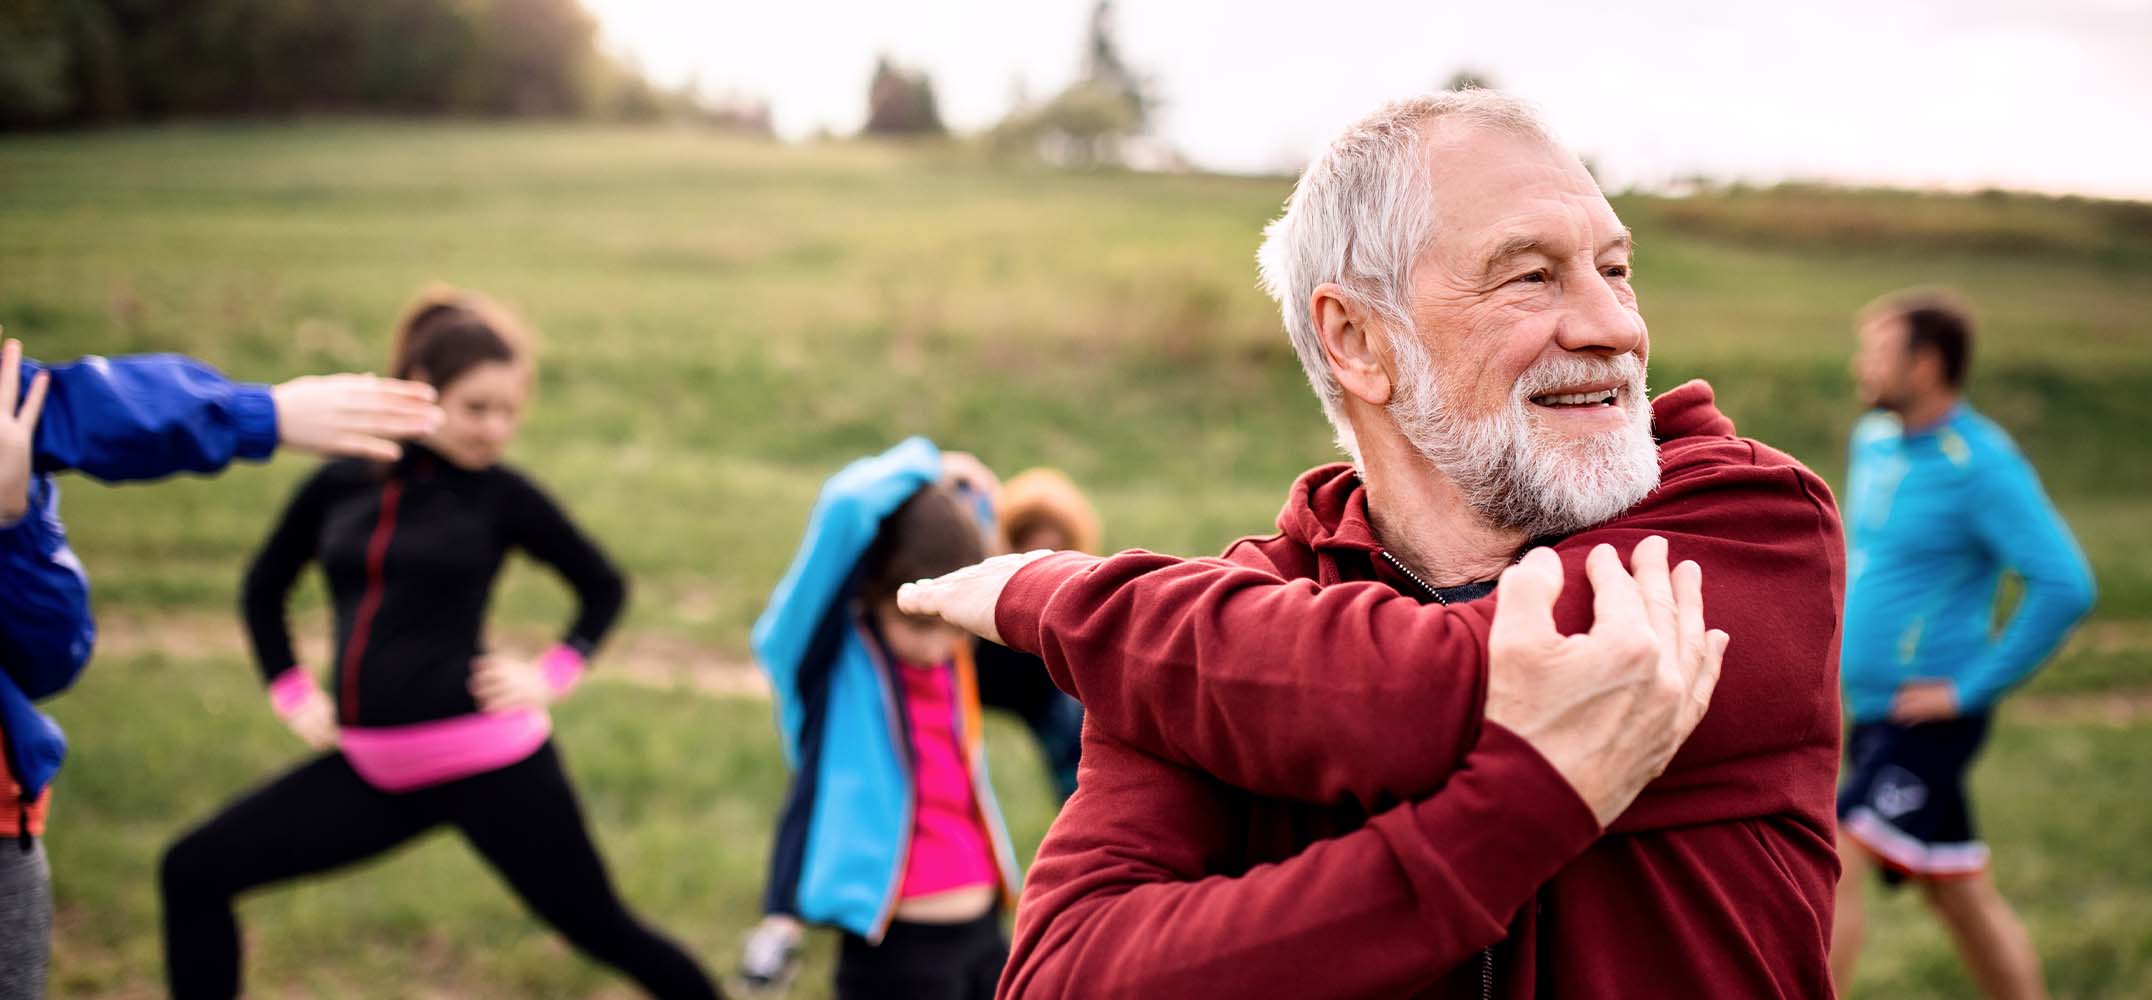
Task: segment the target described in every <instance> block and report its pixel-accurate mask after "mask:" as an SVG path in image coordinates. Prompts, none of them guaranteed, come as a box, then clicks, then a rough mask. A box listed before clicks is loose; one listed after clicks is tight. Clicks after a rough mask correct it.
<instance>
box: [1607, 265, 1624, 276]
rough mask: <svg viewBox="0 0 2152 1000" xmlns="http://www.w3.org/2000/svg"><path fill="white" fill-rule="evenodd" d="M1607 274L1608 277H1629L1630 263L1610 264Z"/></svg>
mask: <svg viewBox="0 0 2152 1000" xmlns="http://www.w3.org/2000/svg"><path fill="white" fill-rule="evenodd" d="M1606 276H1607V277H1609V278H1627V277H1628V276H1629V265H1627V264H1613V265H1609V266H1608V267H1607V268H1606Z"/></svg>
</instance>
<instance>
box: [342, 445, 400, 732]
mask: <svg viewBox="0 0 2152 1000" xmlns="http://www.w3.org/2000/svg"><path fill="white" fill-rule="evenodd" d="M402 499H403V480H400V479H391V480H389V481H388V482H387V483H385V484H383V485H382V487H381V513H380V514H379V516H377V517H376V518H375V520H374V533H373V537H371V538H369V539H367V541H366V593H365V594H364V595H363V596H361V597H360V598H359V609H358V613H357V614H356V615H354V616H353V621H352V623H351V637H350V638H349V639H347V640H346V641H345V642H344V691H343V694H344V713H343V714H344V725H347V726H356V725H358V724H359V660H360V659H361V658H363V657H364V656H365V655H366V639H367V634H368V633H370V632H372V631H373V627H374V615H375V614H376V613H378V612H379V611H380V610H381V577H382V568H381V564H382V563H383V562H385V561H386V560H387V559H388V554H389V541H390V540H391V539H393V538H394V537H395V536H396V507H397V503H398V501H400V500H402Z"/></svg>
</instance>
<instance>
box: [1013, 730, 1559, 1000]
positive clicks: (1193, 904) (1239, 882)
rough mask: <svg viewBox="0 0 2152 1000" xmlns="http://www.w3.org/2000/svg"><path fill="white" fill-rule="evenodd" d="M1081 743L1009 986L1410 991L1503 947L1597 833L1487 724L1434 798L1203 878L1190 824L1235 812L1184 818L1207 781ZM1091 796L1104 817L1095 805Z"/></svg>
mask: <svg viewBox="0 0 2152 1000" xmlns="http://www.w3.org/2000/svg"><path fill="white" fill-rule="evenodd" d="M1085 753H1086V760H1087V764H1086V767H1087V770H1086V776H1085V779H1084V780H1085V782H1086V784H1085V785H1084V786H1082V788H1081V789H1080V790H1079V792H1078V795H1077V798H1076V799H1074V800H1072V801H1071V805H1070V807H1069V811H1068V812H1067V813H1066V814H1065V815H1064V818H1063V819H1062V820H1061V821H1060V822H1058V823H1057V824H1056V829H1055V831H1054V833H1053V834H1052V835H1051V837H1050V839H1049V841H1048V843H1047V845H1046V847H1045V848H1044V849H1043V851H1042V854H1041V857H1040V860H1039V862H1038V864H1037V865H1035V866H1034V869H1033V872H1032V891H1031V892H1029V893H1027V895H1026V897H1025V900H1024V905H1023V907H1022V908H1021V909H1020V910H1019V912H1018V919H1017V940H1016V944H1015V949H1014V951H1013V952H1012V955H1011V959H1010V969H1011V971H1010V973H1009V978H1008V980H1007V982H1008V983H1009V988H1008V991H1007V995H1010V996H1018V997H1059V996H1129V997H1148V996H1186V997H1243V996H1271V995H1278V996H1296V997H1330V996H1334V997H1358V996H1382V995H1398V994H1402V993H1409V992H1411V991H1413V990H1416V989H1420V988H1424V987H1426V986H1427V985H1428V984H1430V983H1432V982H1434V981H1435V980H1436V979H1437V978H1439V977H1440V976H1442V975H1444V974H1445V973H1447V972H1449V971H1451V970H1453V969H1455V968H1456V967H1457V966H1459V965H1460V964H1461V963H1464V962H1467V961H1470V960H1471V959H1472V958H1473V957H1474V956H1475V955H1476V954H1477V953H1478V952H1479V951H1480V950H1481V949H1483V948H1485V947H1487V946H1489V945H1491V944H1493V943H1494V942H1496V941H1498V940H1500V939H1501V937H1502V936H1503V934H1505V933H1506V932H1507V926H1508V924H1509V921H1510V919H1511V918H1512V916H1513V915H1514V914H1515V912H1516V910H1517V908H1518V907H1520V906H1522V905H1524V904H1525V902H1526V901H1527V900H1528V899H1530V898H1531V896H1532V894H1533V893H1535V892H1536V891H1537V890H1538V889H1539V887H1540V886H1541V885H1542V884H1544V883H1545V881H1546V880H1547V879H1549V878H1552V877H1553V876H1554V873H1555V872H1557V871H1559V870H1560V869H1561V868H1562V866H1564V865H1566V864H1567V863H1569V862H1570V861H1571V860H1573V859H1574V858H1575V857H1576V856H1577V855H1578V854H1580V853H1582V852H1583V851H1584V850H1585V849H1586V848H1587V847H1589V846H1590V845H1591V843H1592V842H1593V840H1594V839H1596V837H1597V836H1598V834H1599V828H1598V825H1597V823H1596V822H1595V821H1594V820H1593V818H1592V815H1591V811H1590V810H1589V809H1588V808H1586V807H1585V805H1584V803H1583V802H1582V801H1581V800H1579V799H1578V798H1577V797H1576V796H1575V794H1573V793H1572V792H1570V791H1569V789H1568V786H1567V785H1566V784H1564V783H1563V781H1562V778H1561V776H1560V775H1559V774H1556V773H1555V772H1554V771H1553V769H1552V768H1551V767H1549V766H1548V765H1547V764H1546V762H1545V761H1543V760H1540V759H1538V758H1537V756H1536V755H1534V754H1533V753H1532V751H1531V750H1530V748H1529V747H1526V746H1525V745H1524V744H1523V743H1522V742H1521V741H1518V740H1517V739H1516V737H1515V736H1512V735H1509V734H1507V733H1506V732H1503V731H1501V730H1500V729H1499V728H1498V727H1497V728H1491V729H1490V730H1489V735H1488V736H1487V738H1486V739H1484V740H1482V741H1481V743H1480V745H1479V746H1478V748H1476V749H1475V750H1474V752H1473V753H1472V754H1471V755H1470V756H1469V757H1468V759H1467V764H1466V766H1465V767H1464V769H1463V770H1461V771H1459V772H1458V774H1457V777H1456V780H1455V781H1454V782H1452V783H1451V785H1450V786H1448V787H1446V788H1445V789H1444V790H1443V791H1442V792H1441V793H1439V794H1437V795H1435V796H1433V797H1431V798H1429V799H1428V800H1425V801H1422V802H1415V803H1408V804H1405V805H1400V806H1397V807H1394V808H1392V809H1391V810H1389V811H1387V812H1384V813H1382V814H1380V815H1378V816H1376V817H1375V818H1373V819H1372V820H1370V821H1369V822H1368V824H1367V825H1366V826H1364V827H1362V828H1360V829H1358V830H1355V831H1353V832H1351V833H1347V834H1344V835H1341V836H1338V837H1333V838H1330V839H1327V840H1323V841H1321V842H1318V843H1316V844H1315V845H1313V846H1311V847H1309V848H1308V849H1307V850H1305V851H1302V852H1300V853H1299V854H1296V855H1294V856H1293V857H1292V858H1289V859H1287V860H1285V861H1281V862H1278V863H1275V864H1263V865H1257V866H1255V867H1254V868H1252V869H1250V870H1249V871H1247V872H1245V873H1243V874H1240V875H1238V876H1234V877H1229V878H1227V877H1216V876H1211V877H1205V873H1204V867H1203V864H1204V863H1203V858H1204V856H1205V855H1206V853H1207V851H1208V849H1209V848H1210V847H1211V846H1212V844H1213V841H1212V838H1211V835H1212V834H1214V833H1219V834H1222V833H1223V831H1222V830H1209V829H1198V828H1197V827H1204V826H1224V825H1229V824H1230V823H1231V822H1232V821H1233V817H1232V816H1230V815H1228V814H1229V813H1231V812H1232V811H1233V810H1231V809H1216V810H1210V811H1208V812H1204V813H1202V816H1203V818H1202V819H1191V816H1192V813H1191V806H1190V802H1189V795H1191V794H1192V795H1202V794H1204V793H1203V792H1202V791H1201V790H1200V788H1201V786H1200V785H1197V786H1194V787H1191V788H1188V789H1183V788H1181V787H1180V785H1181V784H1184V783H1191V782H1202V780H1203V779H1200V778H1196V777H1194V776H1192V775H1188V774H1186V773H1183V772H1178V771H1176V770H1175V769H1170V768H1164V767H1161V766H1159V765H1155V764H1153V765H1150V766H1149V767H1148V768H1142V769H1136V770H1129V769H1124V768H1121V767H1117V766H1115V762H1113V761H1112V760H1110V759H1109V758H1113V757H1115V756H1116V755H1126V754H1128V753H1130V751H1128V750H1126V749H1125V748H1118V749H1117V748H1113V747H1110V746H1101V745H1100V744H1098V743H1096V742H1093V743H1091V744H1088V745H1087V747H1086V750H1085ZM1102 764H1103V766H1101V765H1102ZM1094 778H1096V779H1097V781H1098V783H1097V784H1094V783H1093V781H1094ZM1184 792H1185V793H1188V794H1183V793H1184ZM1498 792H1499V794H1497V793H1498ZM1093 803H1097V807H1096V808H1098V809H1101V810H1103V809H1106V808H1113V809H1115V810H1116V813H1115V816H1113V817H1110V818H1109V817H1105V816H1103V815H1099V816H1094V815H1093V808H1094V807H1093ZM1169 815H1170V817H1171V818H1170V819H1157V817H1161V816H1169ZM1345 954H1349V955H1350V956H1352V958H1351V960H1350V961H1338V960H1337V957H1338V956H1339V955H1345Z"/></svg>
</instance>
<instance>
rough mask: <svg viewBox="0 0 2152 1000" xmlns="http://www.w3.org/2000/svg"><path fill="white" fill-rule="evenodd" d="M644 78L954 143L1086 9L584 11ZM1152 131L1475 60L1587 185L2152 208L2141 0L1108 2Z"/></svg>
mask: <svg viewBox="0 0 2152 1000" xmlns="http://www.w3.org/2000/svg"><path fill="white" fill-rule="evenodd" d="M584 3H585V4H586V5H587V6H588V7H589V8H590V9H591V10H592V11H593V13H595V14H596V15H597V17H598V20H599V24H600V26H601V30H602V31H603V32H604V36H605V44H606V45H607V47H608V48H610V49H612V50H613V51H616V52H619V53H622V54H625V55H628V56H630V57H631V58H633V59H634V60H635V61H636V62H638V63H639V64H640V65H641V66H642V67H643V68H644V69H645V70H646V71H647V72H648V73H650V75H651V76H653V77H654V78H656V79H658V80H659V81H661V82H664V83H677V82H679V81H682V80H685V79H687V78H689V77H690V76H692V77H693V78H695V79H697V80H699V81H700V82H701V84H702V86H703V88H704V89H705V91H706V92H722V91H733V92H738V93H741V94H746V95H750V96H754V97H760V98H765V99H767V100H768V101H769V102H770V103H771V106H772V111H773V113H774V115H775V117H776V122H777V127H778V131H779V132H780V133H782V134H784V135H786V136H802V135H806V134H809V133H812V132H814V131H816V130H817V129H822V128H827V129H830V130H832V131H836V132H847V131H850V130H853V129H856V128H857V127H858V126H859V123H860V121H861V120H862V119H863V118H864V117H865V112H864V103H865V94H866V89H867V88H866V83H867V77H868V75H869V74H870V72H871V71H872V68H873V63H874V58H875V56H876V54H877V53H881V52H887V53H889V54H890V55H892V56H893V57H895V58H896V59H897V60H898V61H900V62H903V63H907V64H910V65H913V66H916V67H919V68H922V69H924V70H926V71H927V72H928V73H929V74H930V75H931V76H932V78H933V80H934V84H935V91H936V94H937V96H938V97H939V99H940V101H941V107H942V114H943V117H944V118H945V119H946V120H947V121H948V122H949V124H950V126H951V127H953V128H956V129H958V130H966V131H968V130H974V129H980V128H984V127H986V126H988V125H991V124H992V123H993V122H994V120H995V119H997V118H999V117H1000V116H1001V114H1002V113H1003V112H1005V111H1006V110H1007V109H1008V107H1009V105H1010V102H1011V99H1012V97H1013V96H1014V95H1015V94H1016V93H1018V92H1019V89H1021V91H1022V92H1026V93H1029V94H1030V95H1032V96H1033V97H1044V96H1048V95H1050V94H1052V93H1053V92H1054V91H1055V90H1057V89H1059V88H1060V87H1062V86H1063V85H1065V84H1067V83H1068V82H1069V81H1070V80H1071V79H1073V78H1074V76H1075V75H1076V73H1077V71H1078V69H1079V68H1080V66H1081V50H1082V42H1083V38H1084V29H1085V24H1086V22H1087V20H1088V18H1089V15H1090V8H1091V2H1090V0H1021V2H1009V0H908V2H886V0H885V2H872V0H862V2H854V0H762V2H756V3H737V2H729V0H727V2H714V0H713V2H680V0H584ZM1115 13H1116V20H1117V22H1118V26H1119V37H1120V41H1121V47H1122V52H1123V55H1124V57H1125V60H1126V61H1127V62H1128V63H1130V64H1131V65H1132V66H1134V67H1135V68H1136V69H1137V70H1139V71H1140V72H1143V73H1146V74H1148V75H1149V76H1150V77H1151V78H1152V79H1153V80H1154V81H1155V83H1156V89H1157V91H1158V93H1159V96H1161V97H1162V98H1163V99H1164V101H1165V107H1164V108H1163V110H1162V112H1161V114H1160V116H1159V120H1158V124H1157V129H1156V131H1157V132H1158V134H1159V135H1160V136H1161V137H1162V138H1164V139H1165V140H1166V141H1167V142H1168V143H1170V144H1172V145H1173V146H1175V147H1176V148H1178V149H1179V150H1181V151H1182V152H1183V153H1184V154H1185V155H1187V156H1188V157H1189V158H1190V159H1192V160H1193V161H1195V162H1196V163H1197V164H1198V165H1201V166H1203V167H1207V168H1211V169H1216V170H1227V171H1278V170H1288V169H1292V168H1295V167H1297V166H1298V165H1299V164H1300V163H1302V162H1305V160H1306V159H1307V158H1308V156H1309V155H1310V154H1311V153H1312V152H1313V151H1314V150H1315V149H1317V148H1319V147H1320V146H1321V144H1322V143H1323V142H1324V141H1325V140H1326V139H1328V138H1329V136H1330V135H1331V134H1332V133H1334V132H1335V131H1336V130H1338V129H1339V128H1340V127H1342V126H1343V125H1345V124H1346V123H1347V122H1349V121H1351V120H1352V119H1353V118H1355V117H1357V116H1358V115H1360V114H1362V113H1364V112H1366V111H1368V110H1370V109H1371V108H1373V107H1374V106H1375V105H1376V104H1378V103H1380V102H1381V101H1383V100H1385V99H1388V98H1391V97H1397V96H1402V95H1406V94H1410V93H1413V92H1416V91H1419V90H1424V89H1427V88H1430V87H1432V86H1435V85H1437V84H1439V83H1440V82H1441V81H1442V80H1444V79H1446V78H1448V77H1449V75H1450V74H1451V73H1452V72H1454V71H1456V70H1459V69H1465V68H1470V69H1475V70H1478V71H1480V72H1482V73H1484V74H1486V75H1487V76H1489V77H1491V78H1493V80H1494V82H1495V83H1496V84H1497V85H1499V86H1501V87H1503V88H1504V89H1507V90H1509V91H1511V92H1513V93H1516V94H1519V95H1521V96H1523V97H1526V98H1529V99H1531V100H1533V101H1535V102H1537V103H1538V104H1539V105H1540V106H1541V107H1542V108H1543V109H1544V110H1545V111H1546V113H1547V115H1548V117H1549V119H1550V120H1551V121H1552V122H1553V124H1554V126H1555V128H1556V129H1557V131H1559V132H1560V133H1561V134H1562V136H1563V137H1564V138H1565V139H1566V140H1567V141H1568V143H1569V145H1570V146H1572V147H1573V148H1575V149H1576V150H1577V151H1578V152H1580V153H1582V154H1583V155H1585V156H1587V157H1589V158H1591V159H1592V160H1593V161H1594V163H1595V165H1596V166H1597V167H1598V168H1599V169H1600V172H1601V176H1602V177H1603V178H1605V179H1606V180H1608V181H1609V182H1610V185H1611V186H1614V187H1623V186H1627V185H1629V184H1631V183H1642V184H1647V185H1650V184H1658V183H1662V182H1664V181H1666V180H1668V179H1670V178H1678V177H1683V176H1687V175H1691V174H1699V173H1700V174H1706V175H1710V176H1712V177H1717V178H1722V179H1735V178H1739V179H1747V180H1755V181H1772V180H1779V179H1784V178H1789V177H1792V178H1810V179H1826V180H1838V181H1846V182H1856V183H1882V184H1894V185H1914V186H1948V187H1959V188H1965V187H1981V186H1988V185H1997V186H2005V187H2014V188H2031V189H2036V190H2045V191H2055V192H2077V193H2084V194H2099V195H2110V196H2122V197H2137V198H2152V0H2019V2H2009V0H1807V2H1804V3H1800V4H1786V3H1741V2H1734V3H1729V2H1726V0H1631V2H1628V3H1621V4H1614V3H1605V2H1597V3H1590V4H1584V3H1572V2H1568V0H1561V2H1552V3H1550V2H1545V0H1542V2H1539V3H1532V4H1516V3H1504V2H1492V0H1483V2H1479V3H1471V4H1463V3H1454V2H1375V0H1316V2H1302V3H1290V2H1285V0H1120V2H1119V3H1117V4H1116V12H1115Z"/></svg>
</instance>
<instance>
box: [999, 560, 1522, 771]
mask: <svg viewBox="0 0 2152 1000" xmlns="http://www.w3.org/2000/svg"><path fill="white" fill-rule="evenodd" d="M995 617H996V620H997V625H998V627H999V629H1000V631H1001V636H1002V639H1003V641H1004V642H1006V643H1007V644H1008V645H1009V646H1010V647H1011V648H1014V649H1018V650H1021V651H1023V652H1027V653H1031V654H1033V655H1036V656H1038V657H1039V658H1040V659H1041V660H1042V661H1044V662H1045V664H1046V668H1047V671H1048V673H1049V674H1050V675H1052V677H1053V679H1054V683H1055V684H1057V685H1059V686H1060V687H1061V689H1062V690H1064V691H1067V692H1068V693H1070V694H1072V695H1074V696H1075V697H1076V700H1078V701H1080V702H1082V703H1083V705H1084V717H1085V719H1086V721H1087V723H1088V724H1089V725H1091V726H1094V727H1097V728H1098V729H1099V730H1100V731H1101V732H1103V733H1105V734H1107V735H1110V736H1112V737H1114V738H1115V739H1118V740H1121V741H1123V742H1125V743H1128V744H1129V745H1131V746H1133V747H1136V748H1137V749H1140V750H1142V751H1144V752H1146V753H1150V754H1154V755H1156V756H1158V757H1161V758H1163V759H1164V760H1166V761H1168V762H1170V763H1172V764H1176V765H1179V766H1182V767H1188V768H1193V769H1195V770H1198V771H1201V772H1203V773H1206V774H1210V775H1213V776H1215V777H1217V778H1218V779H1219V780H1221V781H1224V782H1225V783H1227V784H1229V785H1233V786H1235V787H1239V788H1244V789H1247V790H1249V791H1253V792H1256V793H1259V794H1264V795H1272V796H1279V797H1283V798H1290V799H1297V800H1299V801H1303V802H1312V803H1324V802H1332V801H1337V800H1340V799H1352V800H1357V801H1359V802H1361V803H1362V804H1363V805H1364V806H1367V807H1375V806H1380V805H1385V804H1389V803H1394V802H1396V801H1399V800H1401V799H1412V798H1419V797H1421V796H1424V795H1426V794H1429V793H1431V792H1432V791H1434V789H1435V788H1437V787H1439V786H1440V785H1441V783H1442V781H1443V780H1444V779H1445V778H1446V777H1447V776H1448V775H1449V774H1450V772H1452V771H1454V770H1455V769H1456V768H1457V766H1458V764H1459V762H1460V761H1461V760H1462V758H1463V755H1464V753H1465V750H1466V748H1468V747H1470V746H1471V745H1472V743H1473V741H1474V740H1476V739H1477V738H1478V735H1479V730H1480V715H1481V705H1482V703H1483V701H1484V699H1485V690H1484V685H1485V677H1486V663H1485V660H1486V655H1485V650H1486V630H1487V625H1488V623H1489V622H1490V621H1491V620H1492V617H1491V615H1487V614H1482V613H1477V612H1472V613H1468V612H1467V611H1466V610H1464V609H1451V608H1445V607H1442V606H1439V605H1429V606H1425V607H1423V606H1421V605H1420V604H1419V602H1417V601H1414V600H1413V599H1411V598H1409V597H1406V596H1404V595H1402V594H1399V593H1397V592H1396V591H1394V590H1392V589H1390V588H1389V587H1386V586H1384V585H1382V584H1379V583H1373V582H1359V583H1341V584H1335V585H1332V586H1329V587H1320V586H1317V585H1316V584H1315V582H1314V581H1312V580H1283V579H1280V578H1278V577H1277V576H1274V575H1272V574H1270V573H1267V572H1264V571H1262V570H1257V569H1251V568H1248V567H1245V566H1240V565H1236V564H1234V563H1229V562H1225V561H1223V560H1217V559H1193V560H1184V559H1178V558H1175V557H1172V556H1163V555H1157V554H1154V553H1149V552H1126V553H1122V554H1120V555H1117V556H1111V557H1106V558H1099V557H1095V556H1086V555H1082V554H1080V553H1060V554H1056V555H1053V556H1049V557H1046V558H1044V559H1041V560H1038V561H1037V562H1034V563H1031V564H1030V565H1027V566H1025V567H1024V568H1023V569H1022V570H1020V571H1018V572H1017V574H1016V576H1015V577H1013V578H1012V579H1011V580H1010V581H1009V585H1008V587H1007V588H1005V589H1004V590H1003V591H1002V595H1001V601H1000V603H999V604H998V605H997V606H996V608H995Z"/></svg>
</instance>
